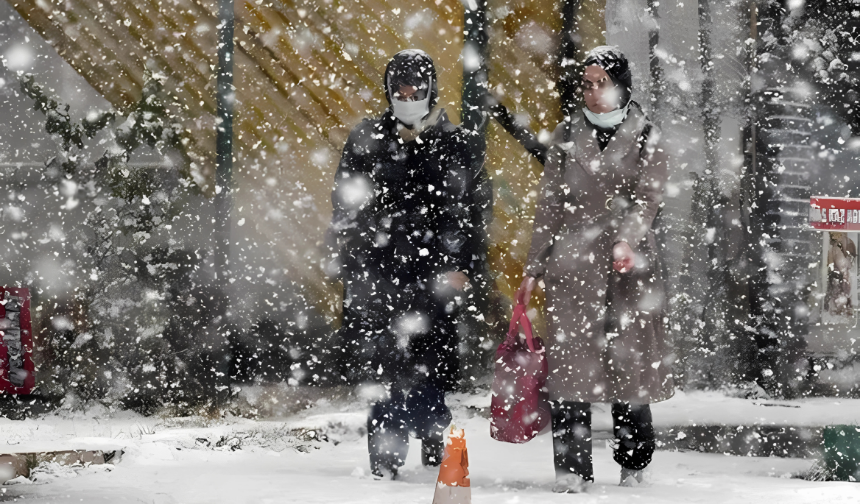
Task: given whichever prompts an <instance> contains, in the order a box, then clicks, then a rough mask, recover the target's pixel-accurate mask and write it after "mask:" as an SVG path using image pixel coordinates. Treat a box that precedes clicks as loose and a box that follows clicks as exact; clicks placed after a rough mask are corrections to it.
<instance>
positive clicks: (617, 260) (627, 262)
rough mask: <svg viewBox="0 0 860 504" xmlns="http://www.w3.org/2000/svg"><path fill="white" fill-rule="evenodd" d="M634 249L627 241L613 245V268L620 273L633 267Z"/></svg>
mask: <svg viewBox="0 0 860 504" xmlns="http://www.w3.org/2000/svg"><path fill="white" fill-rule="evenodd" d="M633 264H634V256H633V249H631V248H630V245H629V244H628V243H627V242H624V241H621V242H618V243H616V244H615V246H614V247H612V268H613V269H615V271H617V272H619V273H627V272H628V271H630V270H632V269H633Z"/></svg>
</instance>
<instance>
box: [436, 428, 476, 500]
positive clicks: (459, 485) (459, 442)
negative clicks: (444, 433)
mask: <svg viewBox="0 0 860 504" xmlns="http://www.w3.org/2000/svg"><path fill="white" fill-rule="evenodd" d="M469 486H470V483H469V452H468V451H467V450H466V431H464V430H462V429H457V428H456V427H454V426H453V425H452V426H451V432H450V433H448V442H447V443H445V455H443V456H442V465H441V466H440V467H439V478H438V479H437V480H436V493H435V494H434V495H433V504H471V502H472V489H471V488H470V487H469Z"/></svg>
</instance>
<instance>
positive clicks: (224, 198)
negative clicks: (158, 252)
mask: <svg viewBox="0 0 860 504" xmlns="http://www.w3.org/2000/svg"><path fill="white" fill-rule="evenodd" d="M218 20H219V27H218V75H217V84H218V87H217V96H216V102H217V106H218V132H217V137H216V155H217V166H216V171H215V230H214V235H215V236H214V238H215V250H214V253H215V258H214V259H215V260H214V263H215V279H214V285H213V286H212V287H213V289H212V294H213V295H214V296H217V298H218V302H217V303H216V308H215V311H216V313H213V315H215V317H214V322H215V323H214V324H213V325H214V327H213V329H214V330H215V335H214V336H215V337H216V345H214V346H213V347H210V348H212V352H213V353H212V354H211V357H212V359H213V360H214V362H213V364H215V369H214V376H213V378H214V390H213V397H214V399H215V404H216V405H217V406H218V407H221V406H223V404H224V403H225V402H226V401H227V399H228V398H229V395H230V377H229V369H230V360H231V356H230V349H229V348H230V347H229V343H228V342H227V336H228V334H227V331H228V330H229V329H228V328H229V327H230V326H229V318H230V306H229V296H227V295H226V293H225V292H224V291H225V289H226V287H227V285H229V278H230V223H231V222H230V214H231V210H232V208H233V103H234V102H235V96H236V94H235V88H234V87H233V0H219V9H218Z"/></svg>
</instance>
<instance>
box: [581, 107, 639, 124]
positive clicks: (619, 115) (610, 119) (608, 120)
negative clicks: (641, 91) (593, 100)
mask: <svg viewBox="0 0 860 504" xmlns="http://www.w3.org/2000/svg"><path fill="white" fill-rule="evenodd" d="M629 108H630V102H627V105H625V106H624V107H622V108H618V109H615V110H613V111H612V112H606V113H605V114H596V113H594V112H592V111H590V110H588V107H583V109H582V111H583V112H585V117H587V118H588V120H589V121H591V124H593V125H595V126H597V127H598V128H603V129H609V128H614V127H616V126H618V125H619V124H621V122H622V121H624V118H625V117H627V110H628V109H629Z"/></svg>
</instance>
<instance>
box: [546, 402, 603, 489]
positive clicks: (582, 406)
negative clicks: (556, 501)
mask: <svg viewBox="0 0 860 504" xmlns="http://www.w3.org/2000/svg"><path fill="white" fill-rule="evenodd" d="M552 437H553V440H552V441H553V442H552V446H553V461H554V462H555V475H556V483H557V485H556V486H558V487H559V489H558V490H556V489H555V488H554V489H553V490H554V491H559V492H561V491H565V492H577V491H582V490H584V489H585V487H586V486H587V484H588V482H592V481H594V467H593V466H592V459H591V404H590V403H581V402H569V401H563V402H558V401H553V402H552ZM572 475H573V476H574V477H572ZM576 477H578V478H576ZM573 480H577V482H578V483H580V484H572V482H573ZM562 487H564V489H563V488H562ZM568 487H570V488H568ZM574 487H576V488H574Z"/></svg>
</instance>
